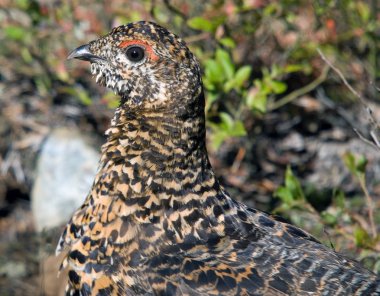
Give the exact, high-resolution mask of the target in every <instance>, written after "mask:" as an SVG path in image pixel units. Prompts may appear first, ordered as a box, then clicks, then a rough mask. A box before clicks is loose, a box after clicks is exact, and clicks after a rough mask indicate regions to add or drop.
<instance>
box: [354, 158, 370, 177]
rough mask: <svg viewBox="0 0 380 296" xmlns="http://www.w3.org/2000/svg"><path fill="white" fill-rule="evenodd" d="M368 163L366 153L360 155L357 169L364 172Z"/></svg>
mask: <svg viewBox="0 0 380 296" xmlns="http://www.w3.org/2000/svg"><path fill="white" fill-rule="evenodd" d="M367 164H368V159H367V158H366V157H365V156H364V155H360V156H359V157H358V159H357V162H356V169H357V170H358V171H359V172H360V173H362V174H364V173H365V169H366V167H367Z"/></svg>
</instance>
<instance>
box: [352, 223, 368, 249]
mask: <svg viewBox="0 0 380 296" xmlns="http://www.w3.org/2000/svg"><path fill="white" fill-rule="evenodd" d="M354 237H355V243H356V245H357V246H358V247H366V246H370V245H371V237H370V235H369V234H368V232H367V231H365V230H364V229H363V228H361V227H360V226H356V227H355V229H354Z"/></svg>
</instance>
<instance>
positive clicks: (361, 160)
mask: <svg viewBox="0 0 380 296" xmlns="http://www.w3.org/2000/svg"><path fill="white" fill-rule="evenodd" d="M343 161H344V164H345V165H346V167H347V168H348V170H349V171H350V172H351V174H353V175H355V176H360V175H364V174H365V170H366V167H367V164H368V160H367V158H366V157H365V156H364V155H360V156H355V155H354V154H352V153H351V152H346V153H345V154H343Z"/></svg>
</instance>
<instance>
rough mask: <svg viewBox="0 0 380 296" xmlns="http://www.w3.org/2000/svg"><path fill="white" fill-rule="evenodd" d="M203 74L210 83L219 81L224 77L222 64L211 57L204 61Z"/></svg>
mask: <svg viewBox="0 0 380 296" xmlns="http://www.w3.org/2000/svg"><path fill="white" fill-rule="evenodd" d="M205 76H206V77H207V79H209V81H210V82H211V83H212V82H214V83H221V82H223V81H224V80H225V78H226V77H225V73H224V71H223V68H222V66H221V65H220V64H219V63H217V62H216V61H215V60H211V59H209V60H207V61H206V62H205Z"/></svg>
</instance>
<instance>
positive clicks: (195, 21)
mask: <svg viewBox="0 0 380 296" xmlns="http://www.w3.org/2000/svg"><path fill="white" fill-rule="evenodd" d="M187 25H188V26H189V27H190V28H192V29H195V30H201V31H206V32H213V31H214V26H213V24H212V23H211V22H210V21H209V20H206V19H205V18H203V17H199V16H197V17H193V18H191V19H189V20H188V21H187Z"/></svg>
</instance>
